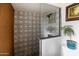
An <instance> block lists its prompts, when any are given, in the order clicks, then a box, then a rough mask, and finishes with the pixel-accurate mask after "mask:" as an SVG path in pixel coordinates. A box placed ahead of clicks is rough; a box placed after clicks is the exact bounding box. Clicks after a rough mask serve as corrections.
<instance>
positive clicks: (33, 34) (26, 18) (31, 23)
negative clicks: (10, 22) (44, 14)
mask: <svg viewBox="0 0 79 59" xmlns="http://www.w3.org/2000/svg"><path fill="white" fill-rule="evenodd" d="M40 36H41V29H40V15H39V13H38V12H26V11H15V20H14V54H15V55H16V56H36V55H39V38H40Z"/></svg>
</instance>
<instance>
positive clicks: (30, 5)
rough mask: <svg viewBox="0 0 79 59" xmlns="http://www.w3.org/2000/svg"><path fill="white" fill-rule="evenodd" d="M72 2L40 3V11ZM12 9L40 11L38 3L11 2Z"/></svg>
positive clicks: (64, 5) (54, 8)
mask: <svg viewBox="0 0 79 59" xmlns="http://www.w3.org/2000/svg"><path fill="white" fill-rule="evenodd" d="M70 4H72V3H42V4H41V5H42V6H43V7H42V9H41V10H42V12H47V11H48V10H53V12H54V11H55V10H56V9H57V7H60V8H62V7H66V6H68V5H70ZM12 5H13V8H14V10H23V11H36V12H39V11H40V3H12ZM51 7H52V8H51Z"/></svg>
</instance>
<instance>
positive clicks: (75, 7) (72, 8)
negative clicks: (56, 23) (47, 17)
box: [66, 3, 79, 21]
mask: <svg viewBox="0 0 79 59" xmlns="http://www.w3.org/2000/svg"><path fill="white" fill-rule="evenodd" d="M74 20H79V3H74V4H72V5H69V6H67V7H66V21H74Z"/></svg>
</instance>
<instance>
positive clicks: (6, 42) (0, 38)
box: [0, 3, 14, 56]
mask: <svg viewBox="0 0 79 59" xmlns="http://www.w3.org/2000/svg"><path fill="white" fill-rule="evenodd" d="M13 28H14V9H13V7H12V5H11V4H10V3H0V55H2V56H4V55H13V52H14V51H13V45H14V44H13V39H14V38H13V37H14V34H13V33H14V31H13V30H14V29H13Z"/></svg>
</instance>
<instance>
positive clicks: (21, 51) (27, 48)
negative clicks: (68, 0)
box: [13, 3, 59, 56]
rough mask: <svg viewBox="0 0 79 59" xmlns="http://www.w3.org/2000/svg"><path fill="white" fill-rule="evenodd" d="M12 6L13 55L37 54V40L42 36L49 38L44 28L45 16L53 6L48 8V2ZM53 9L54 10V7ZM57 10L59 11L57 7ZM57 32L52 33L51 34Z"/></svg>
mask: <svg viewBox="0 0 79 59" xmlns="http://www.w3.org/2000/svg"><path fill="white" fill-rule="evenodd" d="M23 5H24V6H23ZM13 7H14V10H15V11H14V55H15V56H39V49H40V46H39V45H40V43H39V41H40V40H42V38H49V37H50V36H51V35H50V36H49V35H48V32H47V31H46V29H45V28H46V27H47V24H48V20H47V19H48V18H46V16H47V15H48V14H50V13H51V12H52V9H53V8H51V7H50V8H49V6H48V4H47V5H46V4H41V3H36V4H35V3H19V4H18V3H17V4H16V3H15V4H13ZM19 7H21V9H20V8H19ZM54 9H55V10H56V8H54ZM57 11H58V12H59V9H58V10H57ZM58 17H59V15H58ZM55 22H56V21H55ZM57 24H59V23H57ZM45 25H46V26H45ZM54 32H56V31H54ZM57 34H59V32H57ZM57 34H56V33H54V34H53V35H57Z"/></svg>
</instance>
